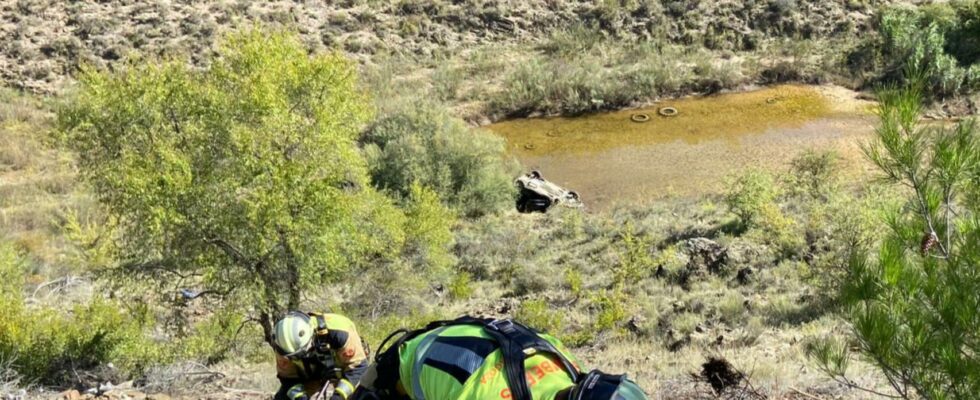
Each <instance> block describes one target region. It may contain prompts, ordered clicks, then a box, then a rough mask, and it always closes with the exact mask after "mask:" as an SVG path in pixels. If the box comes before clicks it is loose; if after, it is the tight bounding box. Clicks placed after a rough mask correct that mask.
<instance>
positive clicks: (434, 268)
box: [404, 183, 456, 277]
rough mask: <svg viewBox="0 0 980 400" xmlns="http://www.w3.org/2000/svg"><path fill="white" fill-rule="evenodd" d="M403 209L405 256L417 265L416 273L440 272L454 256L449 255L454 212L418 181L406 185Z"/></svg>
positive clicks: (454, 218) (437, 274) (433, 274)
mask: <svg viewBox="0 0 980 400" xmlns="http://www.w3.org/2000/svg"><path fill="white" fill-rule="evenodd" d="M404 209H405V216H406V217H407V218H406V221H405V228H404V229H405V250H404V255H405V257H408V258H409V259H410V260H412V262H413V263H414V264H415V265H416V266H417V268H418V272H426V273H428V274H429V275H430V276H432V277H439V275H441V274H443V273H444V272H445V271H446V269H447V268H448V267H449V265H450V264H451V263H452V261H453V258H452V256H451V255H450V254H449V248H450V246H451V245H452V241H453V233H452V230H451V229H452V227H453V225H454V224H455V223H456V217H455V215H454V214H453V213H452V212H451V211H450V210H449V209H448V208H446V206H444V205H443V204H442V203H441V202H440V201H439V196H438V195H437V194H436V193H435V192H434V191H432V190H431V189H428V188H425V187H423V186H422V185H420V184H418V183H413V184H412V185H411V186H410V187H409V194H408V199H407V204H405V206H404Z"/></svg>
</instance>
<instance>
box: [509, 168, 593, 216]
mask: <svg viewBox="0 0 980 400" xmlns="http://www.w3.org/2000/svg"><path fill="white" fill-rule="evenodd" d="M514 184H515V185H517V189H518V190H520V195H519V196H518V198H517V211H520V212H522V213H531V212H545V211H548V209H549V208H551V207H553V206H556V205H559V204H561V205H563V206H568V207H581V206H582V200H581V199H580V198H579V196H578V193H576V192H574V191H571V190H567V189H565V188H563V187H561V186H558V185H556V184H554V183H553V182H549V181H547V180H545V179H544V178H542V177H541V173H540V172H538V171H531V172H529V173H527V174H525V175H522V176H520V177H518V178H517V179H516V180H515V181H514Z"/></svg>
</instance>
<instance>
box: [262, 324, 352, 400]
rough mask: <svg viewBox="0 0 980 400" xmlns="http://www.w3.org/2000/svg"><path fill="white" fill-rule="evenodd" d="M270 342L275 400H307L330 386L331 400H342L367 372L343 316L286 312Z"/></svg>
mask: <svg viewBox="0 0 980 400" xmlns="http://www.w3.org/2000/svg"><path fill="white" fill-rule="evenodd" d="M271 339H272V340H270V342H271V343H272V347H273V349H275V351H276V376H277V377H278V378H279V381H280V382H281V383H282V386H281V387H280V389H279V391H278V392H277V393H276V395H275V398H274V400H308V399H310V398H311V396H314V395H316V394H317V393H320V392H321V391H323V390H324V388H325V387H327V385H328V384H330V385H332V386H333V395H332V396H331V397H330V400H346V399H347V398H348V397H349V396H350V395H351V393H353V391H354V388H355V387H356V386H357V383H358V382H359V381H360V380H361V376H362V375H364V372H365V371H366V370H367V367H368V360H367V354H365V351H364V346H363V345H362V344H361V337H360V335H358V333H357V328H356V327H355V326H354V323H353V322H351V320H350V319H348V318H347V317H344V316H342V315H338V314H317V313H304V312H299V311H290V312H289V313H288V314H286V316H285V317H283V318H282V319H280V320H279V321H276V325H275V327H274V329H273V332H272V338H271ZM323 400H327V399H323Z"/></svg>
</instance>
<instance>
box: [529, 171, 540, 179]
mask: <svg viewBox="0 0 980 400" xmlns="http://www.w3.org/2000/svg"><path fill="white" fill-rule="evenodd" d="M529 175H531V177H532V178H534V179H544V178H542V177H541V173H540V172H538V171H537V170H535V171H531V173H530V174H529Z"/></svg>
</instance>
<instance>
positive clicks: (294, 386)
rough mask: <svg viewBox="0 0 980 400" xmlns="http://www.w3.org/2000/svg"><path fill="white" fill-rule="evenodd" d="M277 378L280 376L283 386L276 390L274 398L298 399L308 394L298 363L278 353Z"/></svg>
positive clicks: (277, 399) (281, 399) (279, 399)
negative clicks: (304, 389)
mask: <svg viewBox="0 0 980 400" xmlns="http://www.w3.org/2000/svg"><path fill="white" fill-rule="evenodd" d="M276 378H279V383H280V385H282V386H281V387H280V388H279V391H278V392H276V396H275V398H274V400H297V399H298V398H304V397H305V396H306V393H304V392H303V380H302V379H300V377H299V371H298V370H297V369H296V365H295V364H293V363H292V362H290V361H289V359H288V358H286V357H283V356H281V355H278V354H276Z"/></svg>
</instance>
